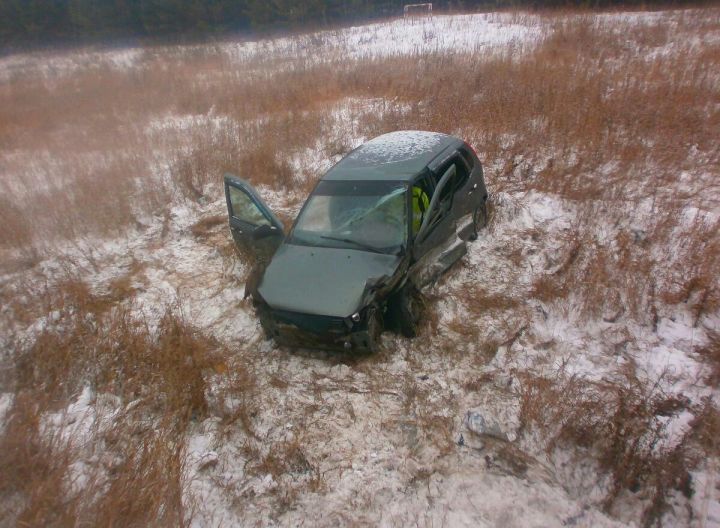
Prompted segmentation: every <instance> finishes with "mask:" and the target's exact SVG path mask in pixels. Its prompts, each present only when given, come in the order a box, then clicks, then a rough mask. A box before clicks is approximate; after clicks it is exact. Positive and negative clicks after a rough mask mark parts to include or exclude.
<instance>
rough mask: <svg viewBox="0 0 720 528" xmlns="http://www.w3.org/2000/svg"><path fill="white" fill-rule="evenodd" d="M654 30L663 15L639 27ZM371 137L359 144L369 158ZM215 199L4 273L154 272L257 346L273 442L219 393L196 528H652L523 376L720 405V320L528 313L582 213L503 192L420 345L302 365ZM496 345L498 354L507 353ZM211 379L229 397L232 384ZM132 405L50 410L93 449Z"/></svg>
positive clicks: (143, 292) (706, 479) (282, 200)
mask: <svg viewBox="0 0 720 528" xmlns="http://www.w3.org/2000/svg"><path fill="white" fill-rule="evenodd" d="M608 16H610V15H608ZM617 16H620V15H617ZM645 16H647V17H649V18H650V19H651V18H653V17H655V16H657V15H653V14H651V15H636V16H634V17H627V19H628V20H629V21H633V20H645V19H644V18H643V17H645ZM538 31H539V30H538V29H537V28H536V27H535V26H534V25H533V19H532V18H530V17H527V18H525V19H523V21H522V23H520V22H516V21H515V20H514V18H513V17H511V16H510V15H503V16H499V15H472V16H453V17H441V16H437V17H435V18H433V19H432V20H430V21H425V22H423V23H415V24H408V23H404V22H402V21H399V22H397V21H396V22H392V23H381V24H373V25H369V26H361V27H352V28H348V29H345V30H341V31H328V32H321V33H316V34H312V35H304V36H300V37H297V38H281V39H275V40H271V41H262V42H243V43H224V44H222V49H223V50H224V52H225V53H226V54H227V55H228V56H229V57H231V58H232V59H233V60H235V61H237V63H238V64H244V63H249V62H251V61H253V60H264V58H265V57H266V56H271V57H273V58H275V59H278V60H279V61H281V62H282V61H292V60H294V59H296V58H297V57H298V56H308V55H310V56H313V57H325V56H328V55H334V54H345V55H347V56H348V57H349V58H360V57H366V56H383V55H403V54H408V53H412V52H414V51H416V50H417V49H418V48H420V47H422V48H423V49H428V48H430V49H433V50H436V51H438V52H451V51H454V50H457V51H465V52H467V51H474V52H478V53H484V52H486V50H488V49H496V50H502V49H507V47H508V46H512V45H514V43H520V42H524V43H530V44H531V43H532V41H533V39H534V38H535V37H536V36H537V34H538ZM142 53H143V52H141V51H135V50H126V51H123V52H87V53H83V54H79V55H68V56H58V57H53V58H52V59H51V60H48V59H47V57H44V56H43V57H35V56H32V55H30V56H18V57H10V58H5V59H3V60H2V62H0V80H2V79H7V78H8V77H9V76H11V75H12V74H13V71H17V70H18V69H23V68H34V69H37V70H38V71H40V72H43V74H44V75H47V76H49V77H53V76H59V75H71V74H72V72H73V71H74V69H75V68H77V67H81V66H82V64H83V63H85V62H92V63H96V62H99V63H102V62H106V63H107V64H109V65H110V66H111V67H114V68H132V67H133V64H135V62H136V61H140V60H142ZM360 108H364V109H365V110H364V111H366V112H376V111H380V110H378V102H377V101H372V100H369V101H349V102H348V101H346V102H343V103H341V104H340V105H338V107H337V108H335V109H334V110H333V111H332V119H333V120H334V125H333V126H334V127H350V128H352V127H353V125H352V120H353V113H354V112H359V111H360V110H359V109H360ZM195 119H201V120H202V119H204V118H203V117H193V116H169V117H168V116H149V117H148V123H147V125H146V133H147V136H148V138H153V137H157V135H159V134H160V135H161V134H162V131H163V130H164V129H166V128H182V127H184V126H187V127H192V126H193V125H194V124H196V122H195V121H194V120H195ZM209 119H210V121H212V118H209ZM364 139H367V138H363V137H354V138H353V140H352V143H353V145H355V144H358V143H360V142H362V141H363V140H364ZM149 141H150V140H149ZM324 152H325V150H324V148H323V145H319V146H318V148H317V149H309V150H308V152H305V153H300V154H297V155H295V157H294V158H293V159H292V160H291V161H292V164H293V167H294V168H295V169H297V170H298V171H300V172H302V171H303V170H304V171H309V172H312V173H319V172H322V171H323V170H325V169H326V168H327V167H329V165H330V163H331V162H332V161H333V160H323V161H318V159H319V158H322V154H323V153H324ZM158 160H159V161H158V165H159V167H158V171H157V172H158V173H159V174H162V173H163V170H164V169H163V166H164V162H165V161H166V160H165V159H163V157H162V154H159V155H158ZM498 172H499V168H498V167H487V180H488V187H489V189H490V191H491V192H493V178H494V176H495V175H496V174H497V173H498ZM3 177H5V178H11V177H12V174H4V175H3ZM260 192H261V194H262V195H263V197H264V198H265V199H267V201H268V202H269V203H270V204H271V205H272V206H273V207H275V208H278V209H280V210H281V212H282V213H283V214H284V215H285V216H289V217H292V216H293V215H294V214H295V213H296V212H297V209H298V207H299V205H300V203H301V200H302V196H296V195H294V194H288V193H285V192H279V191H275V190H273V189H270V188H268V187H263V188H261V189H260ZM206 193H207V194H210V195H212V196H215V197H217V199H216V200H214V201H211V202H210V203H204V204H200V203H191V202H188V201H178V202H177V203H173V204H171V205H170V206H169V216H168V219H167V220H166V221H162V220H161V219H153V220H149V221H148V225H146V226H144V227H142V228H140V227H139V228H138V229H132V230H131V232H130V233H129V234H128V235H127V236H123V237H119V238H117V239H113V240H102V241H98V240H82V241H76V242H75V243H73V244H69V245H68V246H67V247H62V248H61V249H59V250H58V252H59V253H61V254H62V258H60V257H58V258H57V259H55V258H50V259H46V260H44V261H43V262H40V263H39V264H38V265H37V266H36V268H35V269H33V270H31V271H25V272H18V273H14V274H8V275H5V276H3V277H2V278H1V280H2V283H3V288H4V289H5V291H8V290H9V291H13V292H14V294H15V295H18V296H21V295H24V294H27V291H28V290H26V288H28V285H30V287H32V286H33V285H34V286H37V287H38V288H39V287H40V286H41V285H42V283H43V282H44V281H52V280H54V278H55V277H58V276H60V275H61V273H62V271H63V268H62V266H63V263H65V262H67V261H68V259H69V260H70V261H72V262H74V264H75V265H76V266H77V269H79V270H81V272H82V276H83V280H84V281H86V282H87V283H88V284H89V285H90V286H91V287H92V289H93V290H94V291H96V292H98V293H103V292H104V291H105V290H106V288H107V285H108V283H109V281H111V280H112V279H113V278H116V277H119V276H122V275H125V274H126V273H128V270H130V269H134V270H136V271H135V272H134V273H133V274H132V281H131V284H132V286H133V288H134V294H133V298H132V299H131V302H132V304H133V306H134V309H135V310H136V311H137V312H138V313H142V314H144V315H145V316H146V317H147V318H148V319H150V320H153V319H157V318H158V317H160V316H161V315H162V313H163V311H164V309H165V307H166V306H167V304H168V303H172V302H176V303H177V304H178V305H179V306H180V307H181V310H182V312H183V314H184V316H185V317H186V318H187V320H188V321H192V323H193V324H194V325H196V326H197V327H199V328H201V329H203V330H204V331H206V332H207V333H208V334H210V335H213V336H215V337H216V338H218V339H220V340H221V341H222V342H223V343H225V344H227V345H228V346H229V347H230V348H231V349H233V350H238V355H237V358H235V361H238V362H240V361H245V360H247V358H248V357H249V355H251V356H252V358H253V360H252V361H253V365H254V369H255V370H254V376H255V377H256V378H257V382H258V384H259V391H258V394H259V396H258V397H259V401H258V402H256V403H257V408H258V409H259V414H258V416H257V417H256V418H255V420H256V423H255V438H248V435H247V433H246V431H244V430H243V429H242V428H240V427H239V426H238V427H236V428H232V427H230V428H228V427H221V425H220V419H219V418H218V417H217V416H213V414H212V404H213V394H214V391H216V390H217V389H218V387H217V386H213V385H212V384H211V386H210V388H209V393H210V394H209V400H210V402H211V413H210V414H211V415H210V417H209V418H207V419H205V420H204V421H202V422H199V423H194V424H193V425H192V426H191V428H190V430H189V431H188V432H187V438H186V439H185V440H186V443H187V453H186V464H187V467H186V471H187V475H186V477H187V490H186V495H187V498H188V501H189V502H190V501H192V502H193V503H194V504H196V511H195V516H194V519H193V524H194V525H196V526H230V525H257V526H266V525H277V526H299V525H307V526H337V525H358V524H359V525H380V526H408V525H416V526H473V527H477V526H487V527H495V526H503V527H508V528H511V527H530V526H536V527H548V526H585V527H611V526H639V520H638V512H639V508H640V506H641V505H642V504H643V501H644V500H645V498H644V497H643V496H641V495H640V496H633V494H631V493H627V495H626V496H624V497H622V498H621V500H620V501H619V504H618V506H616V508H614V510H613V511H612V512H610V514H608V513H604V512H603V509H602V498H603V497H604V494H605V492H606V491H607V487H608V486H609V483H608V482H607V478H606V477H604V476H603V474H602V472H601V471H600V468H598V467H596V465H595V464H593V463H592V462H590V461H588V462H587V463H585V464H579V463H577V459H576V458H572V457H571V453H570V451H569V448H568V450H563V449H556V450H553V451H551V452H548V451H547V450H546V447H547V446H546V445H545V444H544V443H543V441H542V439H541V438H540V436H539V435H537V434H535V432H534V431H532V430H521V425H520V417H519V414H520V408H521V403H522V402H521V396H522V393H523V392H522V389H523V387H522V380H523V379H524V378H523V376H524V375H533V376H554V375H557V373H558V372H559V371H561V372H562V373H563V374H564V375H566V376H571V377H575V378H579V379H585V380H588V381H602V380H609V379H610V380H611V379H614V378H618V377H621V376H622V373H623V372H625V371H626V370H627V369H628V367H629V366H632V367H633V368H635V369H636V370H637V372H638V373H639V374H638V376H639V377H640V378H641V379H643V380H645V381H646V382H647V384H648V386H653V385H655V386H659V387H660V390H662V391H663V392H664V393H666V394H673V395H678V396H680V397H683V398H688V399H690V400H691V401H693V402H700V401H701V400H702V399H703V398H706V397H707V398H711V399H712V400H713V401H715V403H719V402H720V401H719V400H718V393H717V390H716V389H715V388H713V387H710V386H707V385H706V384H705V383H704V382H702V381H701V380H703V379H704V378H705V376H706V374H707V368H708V367H707V366H706V364H705V363H704V362H703V361H701V359H700V358H699V357H698V356H697V354H696V348H697V346H698V345H701V344H703V343H704V342H705V340H706V339H707V337H708V336H707V333H708V331H710V330H713V329H717V328H718V314H714V315H713V314H710V315H707V314H706V315H703V316H702V317H701V318H700V320H699V321H698V322H697V324H696V321H694V320H693V316H692V314H691V313H690V311H689V310H688V309H687V308H686V307H684V306H682V305H679V306H664V308H663V309H661V310H660V312H659V313H658V320H657V327H656V328H653V327H652V326H649V325H646V324H642V323H641V322H638V321H635V320H633V319H632V318H631V317H628V316H624V315H623V314H622V313H609V314H604V315H603V316H602V317H599V318H598V319H597V320H592V319H588V318H587V317H585V316H582V315H580V313H581V312H580V311H579V310H575V309H574V306H573V304H572V299H570V300H569V302H568V303H567V304H566V305H562V306H558V305H557V304H551V305H544V304H543V303H541V302H540V301H537V300H532V301H527V299H528V298H529V297H530V295H529V292H530V290H531V288H532V286H533V284H534V283H535V281H536V280H537V279H538V278H539V277H541V276H542V275H544V274H552V273H553V272H554V270H555V269H557V268H558V267H559V266H560V265H561V262H560V254H561V250H562V249H563V247H564V244H565V242H564V235H565V233H566V232H567V230H568V229H569V226H571V225H572V223H573V222H574V220H575V211H574V205H573V204H572V203H570V202H568V201H565V200H562V199H561V198H559V197H557V196H554V195H551V194H546V193H540V192H529V193H527V192H504V193H494V195H493V197H492V200H493V204H494V208H495V214H494V218H493V220H492V222H491V224H490V227H489V228H488V229H486V230H485V231H484V232H483V233H482V234H481V235H480V237H479V239H478V240H477V241H476V242H475V243H473V244H471V245H470V247H469V253H468V255H467V256H466V257H465V258H464V259H463V261H462V263H461V265H460V266H458V267H457V268H455V269H454V270H453V271H452V274H451V276H450V277H449V278H447V279H446V280H443V281H440V283H439V284H437V285H435V286H434V287H433V288H432V290H431V291H430V292H429V293H430V295H431V297H432V298H433V299H434V301H433V302H432V304H431V311H432V312H433V313H434V314H435V315H436V316H437V319H438V321H437V324H436V326H434V327H433V328H432V329H429V330H428V331H426V332H425V333H423V335H422V336H421V337H420V338H417V339H414V340H407V339H402V338H400V337H397V336H395V335H392V334H389V333H386V334H384V336H383V349H384V350H383V351H382V352H381V353H379V354H377V355H376V356H373V357H368V358H360V359H352V358H346V357H337V356H333V355H332V354H325V353H316V352H310V351H288V350H285V349H281V348H278V347H276V346H274V345H273V343H271V342H268V341H266V340H264V338H263V336H262V334H261V330H260V327H259V324H258V322H257V319H256V318H255V316H254V313H253V311H252V308H251V306H250V304H249V302H248V301H246V300H244V299H243V291H244V283H243V280H244V277H245V275H246V272H247V268H248V265H247V263H244V262H241V261H239V260H238V259H237V257H236V256H234V255H232V254H231V255H228V254H227V252H223V251H222V248H223V247H227V243H228V238H229V233H228V230H227V228H226V226H225V225H218V226H216V227H214V228H212V229H211V230H210V231H209V232H208V233H207V234H206V235H204V236H202V237H198V236H195V235H193V234H192V233H191V228H192V226H193V225H195V224H196V223H197V222H198V221H199V220H201V219H204V218H210V217H212V216H215V215H224V214H226V213H225V204H224V199H223V198H221V195H222V191H221V189H220V188H213V189H210V190H209V191H206ZM712 207H717V204H714V205H712ZM717 211H718V210H717V209H715V213H717ZM633 227H634V228H636V229H640V228H641V227H642V226H633ZM607 229H608V230H611V231H612V230H616V231H617V230H621V229H623V226H608V228H607ZM611 234H612V233H609V234H607V238H608V240H610V239H612V236H610V235H611ZM468 284H474V285H476V286H477V285H480V289H481V290H482V292H483V293H484V294H486V295H490V296H492V295H496V296H501V297H503V298H505V299H507V300H509V304H507V305H506V306H499V307H494V308H489V309H488V310H486V311H485V312H483V313H482V314H480V315H477V314H474V313H469V312H468V311H467V305H466V304H465V303H464V301H463V300H462V299H463V292H464V291H465V290H466V289H467V285H468ZM0 314H2V319H3V320H2V323H1V326H0V328H2V331H3V333H4V334H5V337H6V338H9V337H10V336H13V337H20V338H21V340H24V341H31V340H32V339H33V337H34V336H35V335H37V333H38V331H40V330H41V329H42V328H44V327H46V326H48V325H52V324H53V314H52V313H49V314H46V315H45V316H43V317H42V318H40V319H38V320H36V321H34V322H32V323H30V324H26V323H24V322H23V323H20V322H17V321H14V320H12V319H11V314H12V312H11V310H10V309H9V308H8V307H4V308H3V309H2V310H0ZM458 321H459V322H460V323H461V326H458ZM462 325H464V327H467V326H468V325H469V326H471V327H474V328H476V329H477V331H478V332H479V333H480V334H482V336H483V339H482V340H480V339H477V338H472V337H470V338H468V337H467V335H464V334H463V333H462V332H461V331H460V330H459V328H461V327H463V326H462ZM472 335H475V336H476V337H477V335H478V334H477V333H475V334H471V336H472ZM4 341H6V342H7V340H4ZM487 341H492V342H494V343H496V344H497V346H495V347H493V348H492V349H491V350H487V349H486V347H485V345H484V343H486V342H487ZM8 353H9V352H8ZM229 368H230V369H232V362H231V363H230V365H229ZM212 381H213V382H216V383H219V384H220V383H222V380H218V379H216V377H214V378H212ZM11 402H12V395H11V394H9V393H4V394H2V395H0V420H3V418H4V415H5V412H6V409H7V408H9V406H10V405H11ZM128 403H129V402H121V401H119V399H117V398H113V397H110V396H109V395H104V394H97V393H95V392H94V390H93V389H92V388H91V387H87V388H86V389H85V390H84V391H83V392H82V393H81V394H79V395H78V396H77V399H76V401H74V402H72V403H71V404H70V405H69V406H68V407H67V409H65V410H64V411H63V410H60V411H58V412H57V413H50V414H49V415H48V416H46V417H45V420H44V421H43V427H44V428H45V429H46V430H47V431H55V432H56V431H61V432H62V431H64V432H65V434H70V435H72V436H73V437H74V438H77V441H78V443H80V444H84V443H89V442H90V441H91V439H92V437H93V435H96V434H98V431H99V430H102V427H103V426H104V424H106V423H108V421H110V422H111V421H112V419H113V416H115V414H116V413H118V412H120V411H122V409H123V408H124V407H125V406H126V405H128ZM690 418H691V416H688V415H687V413H680V414H678V415H674V416H670V417H668V418H667V419H668V421H669V422H670V423H669V424H668V427H667V430H668V434H667V436H666V437H665V438H664V439H663V441H664V442H666V443H668V444H672V443H673V442H675V441H676V438H677V437H678V435H681V434H682V432H683V431H684V430H685V428H686V427H687V423H688V421H689V419H690ZM295 442H299V445H301V446H302V450H301V452H300V455H298V456H297V460H295V461H294V463H292V464H290V466H289V468H288V470H287V471H286V472H285V473H283V474H282V475H280V476H278V475H273V474H272V473H270V472H267V473H263V472H262V471H258V470H257V469H253V459H254V458H257V457H258V453H259V454H260V455H267V454H268V453H270V452H272V451H273V450H280V449H282V448H284V446H287V445H292V444H293V443H295ZM248 446H251V448H252V449H248ZM97 464H98V462H97V457H96V456H95V454H94V453H93V454H89V453H88V455H87V457H84V455H83V456H81V457H80V459H79V460H78V461H77V462H76V464H75V465H74V470H76V471H77V475H78V476H79V477H78V479H76V482H79V484H78V485H82V483H83V482H84V481H83V478H82V475H84V474H85V473H84V472H86V471H88V469H87V468H92V467H95V466H97ZM713 464H714V463H713V462H712V461H710V462H709V463H708V465H707V466H703V467H701V468H699V469H698V471H697V472H696V474H695V475H694V476H695V482H696V486H695V494H694V496H693V497H692V499H686V498H684V497H682V496H681V495H680V494H679V493H678V494H677V497H675V498H674V503H673V504H674V507H673V508H672V509H671V510H670V511H668V512H667V513H666V514H665V517H664V519H663V521H664V524H665V525H666V526H675V525H685V526H694V527H710V526H720V503H719V502H718V498H719V497H718V492H717V488H716V484H715V482H716V479H717V470H716V469H714V468H716V467H717V466H716V465H713Z"/></svg>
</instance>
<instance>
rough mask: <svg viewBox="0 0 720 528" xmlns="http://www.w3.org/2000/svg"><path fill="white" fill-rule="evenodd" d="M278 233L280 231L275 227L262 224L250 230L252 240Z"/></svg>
mask: <svg viewBox="0 0 720 528" xmlns="http://www.w3.org/2000/svg"><path fill="white" fill-rule="evenodd" d="M279 233H280V231H279V230H278V228H277V227H275V226H271V225H267V224H264V225H261V226H258V227H256V228H255V230H254V231H253V232H252V238H253V240H261V239H263V238H267V237H269V236H273V235H277V234H279Z"/></svg>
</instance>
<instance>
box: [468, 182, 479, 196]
mask: <svg viewBox="0 0 720 528" xmlns="http://www.w3.org/2000/svg"><path fill="white" fill-rule="evenodd" d="M475 189H477V183H475V184H473V186H472V189H470V190H469V191H468V196H470V195H471V194H472V193H474V192H475Z"/></svg>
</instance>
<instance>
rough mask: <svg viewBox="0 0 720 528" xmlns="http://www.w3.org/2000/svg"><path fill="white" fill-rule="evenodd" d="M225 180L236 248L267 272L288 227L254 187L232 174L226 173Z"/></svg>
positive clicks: (231, 227)
mask: <svg viewBox="0 0 720 528" xmlns="http://www.w3.org/2000/svg"><path fill="white" fill-rule="evenodd" d="M224 179H225V200H226V202H227V208H228V218H229V223H230V231H231V233H232V236H233V240H235V245H236V246H237V247H238V249H239V250H240V251H241V253H243V254H245V255H247V256H248V257H250V258H251V259H252V260H253V261H254V263H255V264H256V266H257V264H261V266H260V267H261V268H262V269H263V270H264V268H265V266H266V265H267V264H268V262H270V259H271V258H272V256H273V254H274V253H275V250H277V248H278V247H279V246H280V244H281V243H282V241H283V239H284V237H285V232H284V226H283V224H282V222H281V221H280V220H279V219H278V218H277V217H276V216H275V215H274V214H273V213H272V211H271V210H270V209H269V208H268V206H267V205H266V204H265V202H263V200H262V198H260V195H258V193H257V191H255V189H253V187H252V185H250V184H249V183H248V182H246V181H245V180H243V179H242V178H239V177H237V176H234V175H232V174H225V177H224Z"/></svg>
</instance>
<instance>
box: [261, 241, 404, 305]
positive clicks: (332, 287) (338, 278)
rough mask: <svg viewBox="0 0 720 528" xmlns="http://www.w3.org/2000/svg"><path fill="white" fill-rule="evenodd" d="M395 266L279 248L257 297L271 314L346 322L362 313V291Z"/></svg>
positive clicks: (327, 251)
mask: <svg viewBox="0 0 720 528" xmlns="http://www.w3.org/2000/svg"><path fill="white" fill-rule="evenodd" d="M400 260H401V258H400V257H398V256H396V255H382V254H379V253H371V252H367V251H359V250H354V249H337V248H323V247H311V246H301V245H295V244H282V245H281V246H280V247H279V248H278V250H277V252H276V253H275V255H274V256H273V258H272V260H271V262H270V264H269V265H268V267H267V269H266V270H265V273H264V275H263V278H262V281H261V283H260V286H259V288H258V292H259V293H260V296H261V297H262V298H263V299H264V300H265V302H267V303H268V305H270V307H271V308H275V309H279V310H287V311H291V312H300V313H306V314H313V315H328V316H334V317H347V316H349V315H352V314H353V313H355V312H356V311H358V310H359V309H360V308H362V306H361V303H362V302H363V297H364V294H365V290H366V287H368V286H371V285H373V284H375V283H376V282H377V280H378V279H380V278H381V277H383V276H391V275H393V274H394V273H395V271H396V270H397V267H398V265H399V264H400Z"/></svg>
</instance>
